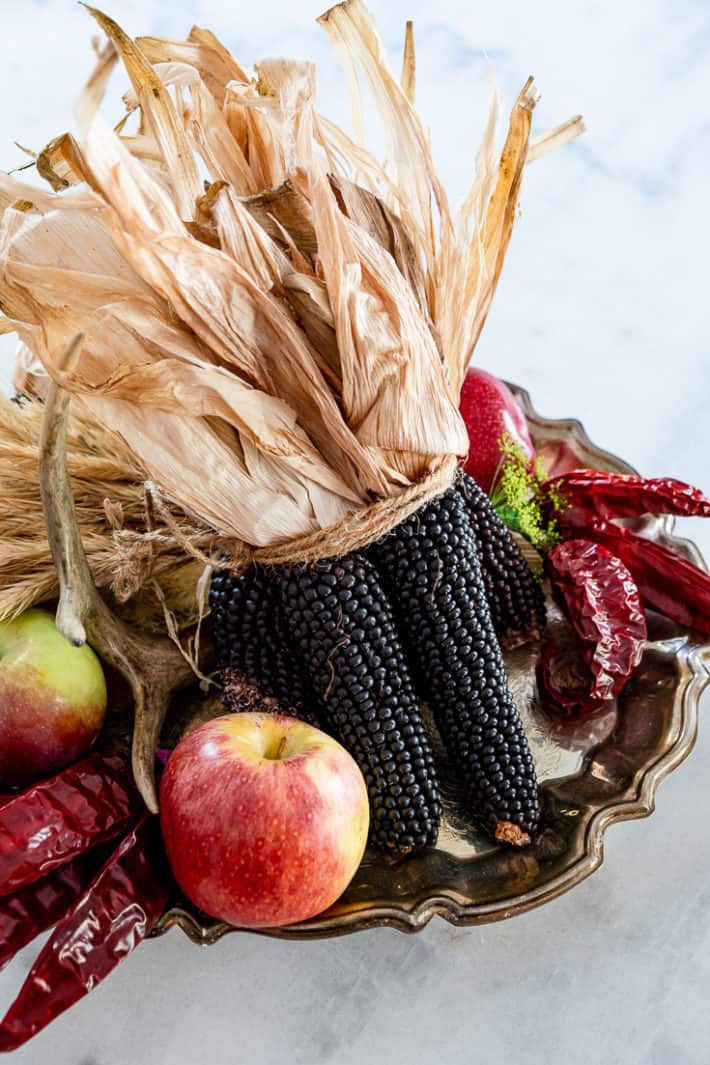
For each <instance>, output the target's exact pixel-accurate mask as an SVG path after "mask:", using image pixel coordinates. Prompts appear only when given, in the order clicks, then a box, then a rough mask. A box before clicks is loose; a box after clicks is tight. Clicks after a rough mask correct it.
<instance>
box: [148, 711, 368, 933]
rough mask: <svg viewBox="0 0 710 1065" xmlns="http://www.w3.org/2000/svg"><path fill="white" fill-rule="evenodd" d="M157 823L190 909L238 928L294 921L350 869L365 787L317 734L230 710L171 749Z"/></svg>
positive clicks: (275, 718) (362, 836) (360, 843)
mask: <svg viewBox="0 0 710 1065" xmlns="http://www.w3.org/2000/svg"><path fill="white" fill-rule="evenodd" d="M280 745H282V747H283V749H282V750H281V751H279V746H280ZM265 751H266V752H267V757H264V752H265ZM160 823H161V828H162V831H163V838H164V841H165V848H166V851H167V855H168V858H169V861H170V865H171V866H172V870H173V873H174V874H175V878H176V880H177V882H178V884H179V885H180V887H181V888H182V889H183V891H184V892H185V894H186V895H187V896H188V898H190V899H191V900H192V901H193V902H194V903H195V905H197V906H199V907H200V909H202V910H204V911H205V912H206V913H208V914H210V915H212V916H213V917H216V918H218V919H219V920H222V921H227V922H228V923H229V924H234V925H239V926H241V927H244V928H265V927H274V926H278V925H285V924H293V923H294V922H296V921H304V920H306V919H307V918H309V917H312V916H313V915H314V914H316V913H320V912H321V911H322V910H324V909H327V908H328V907H329V906H330V905H332V903H333V902H335V900H336V899H337V898H338V897H339V896H340V895H341V894H342V893H343V891H344V890H345V888H346V887H347V885H348V884H349V882H350V880H351V879H352V877H353V875H354V873H355V871H356V870H357V867H358V865H359V864H360V860H361V858H362V854H363V852H364V849H365V844H366V841H367V831H368V826H369V810H368V800H367V790H366V788H365V783H364V780H363V778H362V774H361V773H360V770H359V769H358V767H357V765H356V764H355V762H354V761H353V759H352V758H351V756H350V755H349V754H348V752H347V751H346V750H345V749H344V748H343V747H341V746H340V745H339V744H338V743H336V741H335V740H333V739H332V738H331V737H329V736H326V735H325V734H324V733H322V732H320V731H319V730H318V729H315V728H313V727H312V726H310V725H306V724H304V723H303V722H301V721H296V720H295V719H293V718H287V717H282V716H279V715H270V714H251V713H249V714H230V715H227V716H225V717H220V718H216V719H215V720H214V721H210V722H208V723H207V724H204V725H202V726H200V727H199V728H198V729H196V730H195V731H194V732H192V733H190V734H188V735H187V736H186V737H185V738H184V739H183V740H182V741H181V742H180V743H179V744H178V746H177V747H176V749H175V751H174V752H173V754H172V755H171V757H170V760H169V761H168V764H167V766H166V769H165V772H164V773H163V777H162V780H161V784H160Z"/></svg>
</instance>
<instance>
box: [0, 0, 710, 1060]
mask: <svg viewBox="0 0 710 1065" xmlns="http://www.w3.org/2000/svg"><path fill="white" fill-rule="evenodd" d="M374 7H375V10H376V11H377V13H378V15H379V17H380V19H381V23H382V28H383V32H384V34H385V37H386V40H387V44H388V46H389V47H390V48H391V49H392V52H393V54H395V56H396V59H395V61H396V62H397V63H398V62H399V41H400V33H401V27H402V24H403V21H404V19H405V18H406V17H413V18H414V19H415V23H416V26H417V30H418V42H419V59H420V63H419V73H420V92H419V102H420V106H421V110H422V111H423V113H424V115H425V117H426V119H427V121H428V122H429V123H430V124H431V126H432V127H433V135H434V139H435V143H436V145H437V148H438V150H439V153H440V157H441V158H444V159H446V164H445V165H444V167H443V170H444V174H445V176H446V179H447V181H448V184H449V186H450V188H451V189H452V190H453V191H454V192H460V191H461V190H462V189H463V188H464V185H465V181H466V176H467V172H468V167H469V165H470V159H471V151H472V145H473V143H474V137H475V134H476V132H477V130H478V127H479V121H480V117H479V116H480V105H481V102H482V100H483V98H484V95H485V63H484V60H483V52H484V51H485V52H486V53H487V54H488V55H489V56H490V57H491V58H492V60H493V61H494V63H495V65H496V68H497V71H498V76H499V80H500V82H501V85H502V87H503V89H504V91H505V93H506V97H507V99H508V100H511V101H512V98H513V95H514V93H515V92H516V91H517V89H518V88H519V86H520V85H521V84H522V82H523V81H524V79H525V77H526V76H527V74H528V73H530V72H533V73H534V74H535V75H536V77H537V80H538V84H539V86H540V88H541V90H542V92H543V99H542V102H541V104H540V107H539V109H538V113H537V121H538V128H539V129H542V128H543V127H546V126H548V125H553V124H555V123H556V122H558V121H560V120H562V119H564V118H566V117H568V116H569V115H571V114H574V113H575V112H576V111H579V110H581V111H583V112H584V113H585V116H586V118H587V121H588V126H589V132H588V134H587V136H586V137H585V139H584V141H583V143H579V144H577V145H575V146H573V147H571V148H568V149H566V150H565V151H564V152H563V153H562V154H560V155H558V156H556V157H554V158H551V159H549V160H545V161H542V162H540V163H536V164H535V166H534V167H533V168H531V169H530V171H529V173H528V175H527V180H526V188H525V191H524V196H523V213H522V217H521V219H520V222H519V224H518V227H517V231H516V233H515V235H514V238H513V243H512V248H511V252H510V255H509V260H508V263H507V266H506V270H505V274H504V278H503V282H502V284H501V288H500V291H499V294H498V297H497V300H496V304H495V308H494V311H493V313H492V315H491V319H490V321H489V323H488V326H487V329H486V331H485V334H484V337H483V340H482V342H481V344H480V347H479V352H478V358H479V361H480V362H481V363H482V364H483V365H486V366H487V367H489V368H491V369H493V370H494V371H495V372H498V373H500V374H502V375H504V376H507V377H509V378H511V379H513V380H516V381H520V382H521V383H524V384H525V385H526V386H527V387H528V388H529V389H530V391H531V392H532V395H533V398H534V399H535V401H536V403H537V405H538V407H539V409H540V410H541V411H542V412H544V413H546V414H549V415H551V416H567V415H570V414H573V415H576V416H578V417H580V418H581V419H582V420H583V421H584V423H585V424H586V426H587V428H588V430H589V432H590V434H591V435H592V437H593V438H594V439H595V440H596V441H598V442H599V443H601V444H603V445H604V446H605V447H607V448H609V449H610V450H612V451H616V452H618V453H620V454H623V455H624V456H625V457H626V458H628V459H629V460H630V461H631V462H632V463H633V464H634V465H635V466H637V467H639V468H640V469H641V470H642V471H644V472H645V473H648V474H656V475H660V474H676V475H682V476H683V477H685V478H686V479H687V480H690V481H694V482H695V483H697V484H699V485H700V486H701V487H703V488H704V489H705V490H706V491H710V464H709V463H708V444H709V442H710V415H709V414H708V402H709V394H710V369H709V364H708V358H709V354H710V326H709V324H708V312H707V306H708V297H707V290H708V280H707V279H708V272H707V260H706V249H707V244H708V237H709V236H710V227H709V226H708V221H709V219H708V206H707V173H708V167H709V165H710V124H709V123H708V118H707V114H708V111H707V100H708V93H709V90H710V76H709V75H708V62H707V56H708V47H709V45H710V9H709V8H708V6H707V3H706V2H705V0H678V2H677V3H674V4H672V3H670V0H624V3H623V4H619V3H614V2H612V0H585V2H576V3H575V2H573V3H569V2H562V0H538V3H537V4H535V5H531V4H526V5H523V4H520V3H518V4H495V3H490V4H488V5H483V4H478V5H474V6H472V5H471V4H470V2H468V0H437V3H435V4H429V3H425V2H424V0H407V2H402V0H393V2H390V3H385V2H384V0H377V2H376V3H374ZM486 7H487V8H488V10H486ZM0 8H1V10H2V16H3V17H2V30H3V32H2V44H1V45H0V47H1V48H2V56H3V62H2V64H0V98H1V99H2V100H3V107H2V109H0V165H2V166H3V167H5V168H10V167H12V166H14V165H17V164H18V163H20V162H21V161H22V157H21V155H20V154H19V152H18V151H17V150H16V149H15V148H14V147H13V141H14V140H19V141H21V142H22V143H24V144H28V145H30V146H33V147H37V146H40V145H41V144H43V143H44V142H45V141H46V140H47V139H48V138H49V137H50V136H51V135H53V134H54V133H56V132H58V131H59V130H60V129H62V128H64V127H66V126H67V125H68V124H69V123H70V122H71V101H72V99H73V97H74V95H75V92H76V90H77V89H78V88H79V85H80V84H81V81H82V78H83V77H84V75H85V73H86V71H87V70H88V68H89V62H90V61H89V58H88V55H87V49H86V42H87V40H88V37H89V34H90V32H91V26H90V24H89V20H88V16H87V15H86V14H85V13H84V12H83V11H82V10H81V9H80V8H79V7H77V6H76V5H75V4H73V3H71V2H70V0H34V2H32V0H2V3H1V5H0ZM320 8H321V5H320V4H319V3H317V2H314V0H299V3H298V4H292V3H289V2H287V0H260V2H259V3H258V4H233V3H228V2H227V0H192V2H190V0H178V2H175V3H173V4H171V5H165V4H163V3H161V2H160V0H115V2H114V3H113V4H112V5H110V10H111V12H112V13H113V14H114V16H115V17H116V18H118V19H119V20H121V21H122V22H123V24H124V25H125V27H126V29H128V30H129V31H131V32H134V33H141V32H143V33H145V32H156V33H158V32H159V33H163V34H172V35H184V33H185V32H186V31H187V29H188V28H189V26H190V24H191V22H193V21H195V22H198V23H201V24H206V25H209V26H211V27H213V28H214V29H216V30H218V31H219V32H220V33H221V35H222V36H224V37H225V38H226V40H227V42H228V43H229V44H230V45H233V46H234V48H235V50H236V51H237V53H238V54H239V55H240V56H241V57H242V58H243V59H244V61H247V60H249V59H251V58H253V57H256V56H257V55H263V54H265V53H268V52H272V53H273V52H279V53H283V52H290V53H298V54H304V55H309V56H313V57H315V58H317V59H318V60H319V61H322V62H323V64H324V65H323V71H322V74H321V81H320V86H321V100H322V108H323V110H325V111H326V112H328V113H330V114H332V115H335V116H336V117H343V115H344V113H345V109H344V102H343V101H344V94H343V87H342V82H341V81H340V80H339V77H338V72H337V68H336V67H335V64H334V63H333V61H332V59H331V58H330V56H329V54H328V52H327V48H326V46H325V44H324V41H323V39H322V36H321V32H320V31H319V30H318V29H317V27H315V26H314V24H313V17H314V16H315V15H316V14H318V12H319V10H320ZM30 42H31V44H30ZM449 99H451V100H453V101H454V102H453V104H452V108H451V113H450V114H449V115H448V116H444V117H442V115H441V113H440V109H441V107H442V105H443V103H444V101H446V100H449ZM10 350H11V346H8V343H7V341H6V340H5V341H3V344H2V347H1V348H0V374H2V376H3V377H4V379H5V380H7V378H8V374H9V351H10ZM686 528H687V530H688V535H691V536H693V537H694V538H695V539H696V540H697V541H698V542H699V543H700V544H701V545H702V546H703V548H704V550H705V551H706V553H710V525H706V526H705V527H703V526H702V525H701V523H700V522H695V523H687V525H686ZM708 711H710V706H707V705H706V707H705V712H706V714H707V712H708ZM703 724H705V723H704V722H703ZM709 781H710V735H709V734H708V729H706V728H701V732H700V737H699V741H698V745H697V748H696V750H695V753H694V754H693V756H692V757H691V758H690V760H689V761H688V762H687V763H686V764H685V765H684V766H683V767H682V768H681V769H680V770H679V771H678V772H677V773H676V774H674V775H673V776H672V777H671V778H670V779H669V780H668V781H667V782H666V783H665V784H664V785H663V786H662V788H661V791H660V794H659V798H658V810H657V811H656V813H655V814H654V816H653V817H652V818H651V819H650V820H648V821H645V822H640V823H632V824H626V825H622V826H618V827H615V828H613V829H612V830H611V832H610V834H609V836H608V840H607V845H606V862H605V864H604V866H603V867H602V869H601V870H600V871H599V872H598V873H597V874H596V875H595V876H594V877H592V878H591V879H590V880H589V881H587V882H586V883H585V884H583V885H582V886H580V887H579V888H577V889H576V890H575V891H574V892H572V893H571V894H569V895H567V896H566V897H564V898H562V899H560V900H558V901H556V902H554V903H552V904H549V905H547V906H545V907H544V908H542V909H540V910H538V911H536V912H534V913H531V914H528V915H527V916H524V917H520V918H517V919H515V920H513V921H510V922H507V923H505V924H499V925H493V926H488V927H486V928H483V929H476V930H456V929H453V928H450V927H448V926H447V925H445V924H443V923H442V922H434V923H432V924H431V925H430V926H429V927H428V928H427V929H426V931H425V932H423V933H422V934H421V935H418V936H416V937H414V938H409V937H405V936H402V935H400V934H399V933H396V932H393V931H388V930H381V931H375V932H371V933H365V934H360V935H358V936H354V937H349V938H347V939H342V940H337V941H326V942H320V943H311V944H296V943H280V942H277V941H272V940H268V939H262V938H258V937H255V936H245V935H237V936H232V937H229V938H227V939H226V940H224V941H222V942H221V943H220V944H218V945H217V946H215V947H213V948H210V949H209V950H198V949H196V948H195V947H193V946H192V945H191V944H190V943H188V942H187V940H185V939H184V938H183V937H182V936H181V935H180V934H179V933H177V932H175V933H172V934H171V935H170V936H168V937H166V938H164V939H161V940H159V941H156V942H150V943H148V944H146V945H144V946H143V947H142V948H141V949H140V950H138V951H137V953H136V954H135V955H134V956H132V957H131V958H130V959H129V960H128V961H127V962H126V963H125V964H124V965H123V966H121V967H120V968H119V970H117V972H116V973H115V974H114V975H113V976H112V978H111V979H110V980H108V981H107V982H106V983H105V984H104V985H103V986H101V987H99V988H98V989H97V990H96V991H95V992H94V993H93V994H92V995H91V996H90V997H89V998H88V999H86V1000H85V1001H84V1002H82V1003H81V1004H79V1005H78V1006H77V1007H75V1008H74V1009H73V1010H71V1011H70V1013H68V1014H67V1015H66V1016H64V1017H63V1018H61V1019H60V1020H58V1021H57V1022H56V1023H55V1024H54V1025H52V1027H51V1028H50V1029H48V1030H47V1031H46V1032H45V1033H44V1034H42V1035H41V1036H40V1037H38V1038H37V1039H36V1040H35V1041H33V1042H32V1043H31V1044H30V1045H29V1046H28V1047H27V1048H26V1049H24V1050H22V1051H19V1052H17V1053H16V1055H15V1060H16V1061H17V1062H18V1065H19V1063H20V1062H22V1063H24V1065H35V1063H37V1065H39V1063H40V1062H42V1063H46V1062H48V1061H52V1062H54V1063H56V1065H183V1063H184V1065H188V1063H190V1065H192V1063H194V1062H203V1061H204V1062H207V1063H209V1065H228V1063H229V1065H241V1063H242V1062H244V1063H246V1062H250V1063H253V1065H281V1063H283V1062H287V1061H288V1062H292V1063H294V1065H298V1063H304V1065H326V1063H328V1065H350V1063H353V1065H354V1063H358V1065H364V1063H367V1065H389V1063H392V1065H395V1063H396V1065H399V1063H400V1062H408V1063H411V1065H432V1063H437V1065H438V1063H446V1065H458V1063H462V1065H463V1063H464V1062H465V1063H466V1065H472V1063H474V1062H482V1063H486V1065H497V1063H498V1062H503V1061H505V1062H508V1061H511V1062H513V1061H515V1062H526V1063H527V1062H530V1063H534V1065H543V1063H545V1065H558V1063H559V1065H563V1063H567V1062H568V1061H575V1062H576V1063H577V1065H593V1063H594V1065H596V1063H597V1062H600V1061H604V1062H606V1063H608V1065H671V1063H673V1065H706V1063H707V1062H708V1060H710V1014H709V1013H708V1010H707V988H708V984H709V982H710V961H709V960H708V955H709V954H710V887H708V885H709V884H710V847H709V846H708V829H707V821H708V813H707V811H708V807H709V806H710V783H709ZM33 953H34V950H33V949H30V950H29V951H26V952H24V954H23V955H22V956H21V957H19V958H18V959H17V960H16V961H15V962H14V963H13V964H12V965H11V966H9V967H8V969H6V970H5V972H4V973H3V974H2V975H1V976H0V1009H4V1007H5V1005H6V1004H7V1003H8V1002H9V1000H10V998H11V996H12V993H13V989H14V988H16V987H17V986H18V984H19V982H20V981H21V979H22V977H23V975H24V973H25V972H26V970H27V968H28V966H29V964H30V961H31V958H32V955H33Z"/></svg>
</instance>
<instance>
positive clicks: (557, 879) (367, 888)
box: [154, 388, 710, 944]
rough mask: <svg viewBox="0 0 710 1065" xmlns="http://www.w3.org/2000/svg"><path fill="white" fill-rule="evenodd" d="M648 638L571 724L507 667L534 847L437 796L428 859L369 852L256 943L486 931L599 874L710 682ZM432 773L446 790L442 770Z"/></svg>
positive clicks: (663, 771)
mask: <svg viewBox="0 0 710 1065" xmlns="http://www.w3.org/2000/svg"><path fill="white" fill-rule="evenodd" d="M515 391H516V393H517V395H518V398H519V400H520V402H521V403H522V405H523V407H524V409H525V412H526V415H527V418H528V421H529V424H530V429H531V432H532V434H533V437H534V440H535V444H536V446H537V448H538V450H543V451H544V452H545V454H546V455H547V456H548V457H549V456H550V455H551V454H552V455H554V454H555V453H557V454H559V455H567V456H569V454H570V452H571V453H572V455H573V456H574V458H575V460H576V465H582V466H590V467H595V468H598V469H609V470H615V471H618V472H627V473H628V472H633V471H632V469H631V467H630V466H629V465H628V464H627V463H625V462H623V461H622V460H621V459H619V458H616V457H615V456H614V455H611V454H609V453H608V452H605V451H602V450H601V449H600V448H598V447H595V445H594V444H592V443H591V441H590V440H589V438H588V437H587V435H586V433H585V431H584V428H583V427H582V425H581V424H580V423H579V422H578V421H574V420H571V419H570V420H564V421H552V420H548V419H546V418H543V417H541V416H540V415H539V414H537V412H536V411H535V410H534V408H533V406H532V404H531V402H530V398H529V396H528V395H527V393H526V392H524V391H522V390H521V389H517V388H516V389H515ZM567 449H569V450H567ZM644 532H645V533H646V534H647V535H650V536H652V537H653V538H655V539H657V540H660V541H662V542H664V543H666V544H669V545H672V546H673V548H674V549H675V550H676V551H677V552H678V553H679V554H681V555H683V556H684V557H686V558H688V559H691V560H692V561H693V562H695V563H696V564H697V565H701V566H704V565H705V563H704V562H703V559H702V558H701V556H700V553H699V551H698V550H697V548H696V547H695V546H694V545H693V544H691V543H689V542H688V541H686V540H680V539H678V538H676V537H674V535H673V524H672V521H671V520H669V519H648V520H647V521H646V522H645V528H644ZM555 623H556V622H555V620H554V618H553V624H555ZM649 637H650V638H649V643H648V646H647V648H646V651H645V653H644V657H643V661H642V663H641V665H640V667H639V669H638V671H637V673H636V674H635V676H634V677H633V678H632V680H631V682H630V683H629V684H628V685H627V687H626V688H625V690H624V692H623V693H622V696H621V698H620V699H619V702H618V705H617V704H614V705H613V706H611V707H610V709H609V710H608V711H607V712H606V713H605V714H604V715H603V716H601V717H595V718H592V719H590V720H588V721H586V722H584V723H582V724H577V725H570V724H569V723H563V722H559V721H555V720H553V719H552V718H550V717H548V716H547V715H546V714H545V713H544V712H543V711H542V709H541V708H540V706H539V704H538V702H537V699H536V694H535V684H534V663H535V649H532V650H526V651H523V652H516V653H515V654H513V655H511V656H509V657H508V662H507V664H508V669H509V675H510V678H511V683H512V686H513V690H514V693H515V696H516V701H517V702H518V705H519V707H520V709H521V712H522V713H523V714H524V717H525V723H526V727H527V731H528V735H529V737H530V740H531V743H532V745H533V750H534V755H535V760H536V765H537V768H538V775H539V777H540V780H541V782H542V796H543V806H544V827H543V830H542V832H541V833H540V836H539V838H538V840H537V841H536V843H535V845H534V846H533V847H530V848H527V849H525V850H521V851H515V850H511V849H507V848H500V847H496V846H493V845H491V844H490V843H489V842H488V841H486V840H485V839H483V838H482V837H481V836H480V835H479V834H478V833H477V832H476V831H475V829H473V828H472V827H471V825H470V824H469V823H468V822H467V820H466V817H465V814H464V813H463V812H462V811H461V809H460V807H459V806H458V804H457V801H456V793H455V786H454V785H453V784H450V785H445V791H446V797H445V806H446V813H445V817H444V824H443V826H442V830H441V833H440V837H439V840H438V843H437V846H436V847H435V848H432V849H430V850H427V851H425V852H423V853H421V854H418V855H415V856H413V857H411V858H407V859H404V860H402V861H400V862H398V863H396V864H392V863H389V862H388V861H387V860H386V859H384V858H382V857H381V856H379V855H376V854H372V855H370V854H368V855H366V857H365V860H364V861H363V863H362V865H361V867H360V870H359V871H358V874H357V876H356V877H355V879H354V880H353V882H352V884H351V885H350V887H349V888H348V890H347V891H346V893H345V894H344V895H343V896H342V897H341V898H340V900H339V901H338V902H337V903H336V904H335V905H334V906H332V907H331V908H330V909H329V910H327V911H326V912H325V913H322V914H320V915H319V916H318V917H314V918H312V919H311V920H309V921H306V922H304V923H302V924H297V925H291V926H289V927H287V928H274V929H265V930H262V934H266V935H272V936H279V937H285V938H289V939H305V938H321V937H325V936H336V935H344V934H345V933H348V932H356V931H359V930H360V929H365V928H374V927H376V926H378V925H390V926H392V927H394V928H398V929H400V930H401V931H403V932H417V931H419V930H420V929H421V928H423V927H424V926H425V925H426V924H427V923H428V922H429V921H430V920H431V918H432V917H433V916H434V915H439V916H440V917H443V918H445V920H447V921H450V922H451V923H452V924H460V925H468V924H477V923H482V922H485V921H496V920H500V919H502V918H505V917H511V916H513V915H515V914H517V913H522V912H524V911H525V910H528V909H530V908H531V907H533V906H539V905H540V904H541V903H543V902H546V901H547V900H548V899H552V898H555V897H556V896H557V895H560V894H561V893H562V892H563V891H567V890H569V889H570V888H572V887H574V886H575V885H576V884H578V883H580V881H582V880H584V879H585V877H587V876H589V875H590V874H591V873H593V872H594V870H595V869H597V868H598V867H599V865H600V864H601V862H602V859H603V840H604V832H605V831H606V829H607V828H608V827H609V825H611V824H613V823H614V822H615V821H627V820H631V819H633V818H638V817H646V816H648V814H650V813H651V812H652V811H653V808H654V800H655V794H656V789H657V788H658V785H659V784H660V782H661V781H662V780H663V778H664V777H665V776H666V775H667V774H668V773H670V772H671V771H672V770H674V769H675V768H677V766H679V765H680V763H681V762H682V761H683V759H684V758H686V757H687V755H688V754H689V753H690V751H691V750H692V747H693V743H694V741H695V735H696V729H697V723H698V706H699V702H700V697H701V695H702V692H703V690H704V688H705V687H706V685H707V684H708V681H710V644H708V643H701V642H699V641H698V640H697V639H696V638H693V637H692V636H689V635H688V634H687V633H686V632H684V631H683V630H681V629H679V628H677V627H676V626H674V625H672V624H671V623H670V622H668V621H665V620H664V619H661V618H654V617H652V618H651V619H650V624H649ZM442 772H443V776H444V779H445V781H446V779H447V773H446V767H445V765H444V766H442ZM174 925H177V926H178V927H180V928H182V930H183V931H184V932H185V933H186V934H187V935H188V936H189V937H190V938H191V939H193V940H194V941H195V942H196V943H203V944H206V943H213V942H214V941H215V940H217V939H219V938H220V937H221V936H223V935H225V934H226V933H227V932H232V931H236V929H234V928H233V927H232V926H230V925H226V924H223V923H220V922H217V921H214V920H213V919H212V918H210V917H207V916H206V915H204V914H201V913H199V912H198V911H197V910H195V909H194V908H192V907H191V906H190V904H188V903H186V902H184V901H180V900H177V901H176V903H175V905H173V906H172V907H171V908H170V909H169V910H168V911H167V912H166V913H165V915H164V916H163V918H162V919H161V921H160V922H159V924H158V927H157V928H156V930H155V933H154V934H156V935H161V934H162V933H164V932H167V931H168V930H169V929H170V928H172V927H173V926H174Z"/></svg>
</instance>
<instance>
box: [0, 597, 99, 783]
mask: <svg viewBox="0 0 710 1065" xmlns="http://www.w3.org/2000/svg"><path fill="white" fill-rule="evenodd" d="M105 711H106V681H105V679H104V673H103V669H102V668H101V663H100V661H99V659H98V658H97V657H96V655H95V654H94V652H93V651H92V650H91V648H90V647H88V646H87V645H86V644H84V646H83V647H75V646H74V645H73V644H71V643H70V642H69V641H68V640H66V639H65V638H64V637H63V636H62V634H61V633H60V631H59V629H58V628H57V626H56V625H55V623H54V618H53V617H52V615H51V614H48V613H47V612H46V611H44V610H26V611H25V613H24V614H21V615H20V616H19V617H18V618H15V620H14V621H3V622H0V788H1V787H2V786H14V785H18V784H22V785H24V784H29V783H32V781H34V780H37V779H38V778H39V777H42V776H47V775H48V774H50V773H54V772H55V771H56V770H57V769H61V768H62V767H63V766H65V765H68V764H69V763H70V762H75V761H76V760H77V758H80V757H81V756H82V755H83V754H85V753H86V751H87V750H88V749H89V747H90V746H91V744H92V743H93V742H94V740H95V739H96V737H97V735H98V733H99V730H100V728H101V725H102V723H103V719H104V713H105Z"/></svg>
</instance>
